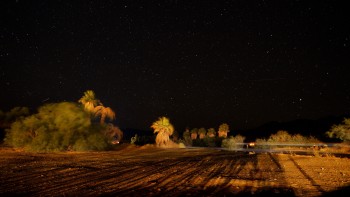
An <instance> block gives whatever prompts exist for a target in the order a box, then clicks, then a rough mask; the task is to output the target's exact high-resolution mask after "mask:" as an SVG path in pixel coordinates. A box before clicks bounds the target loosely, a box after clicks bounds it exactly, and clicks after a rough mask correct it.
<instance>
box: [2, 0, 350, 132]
mask: <svg viewBox="0 0 350 197" xmlns="http://www.w3.org/2000/svg"><path fill="white" fill-rule="evenodd" d="M140 2H141V1H112V0H111V1H40V0H38V1H22V0H18V1H6V2H4V1H1V3H0V4H1V5H0V7H1V8H0V9H1V15H0V16H1V18H0V66H1V71H0V79H1V81H0V82H1V83H0V90H1V96H0V109H2V110H3V111H6V110H8V109H11V108H12V107H14V106H28V107H30V108H32V109H36V108H37V107H38V106H40V105H42V104H44V103H49V102H60V101H64V100H66V101H77V100H78V99H79V98H80V97H81V96H82V95H83V92H84V91H86V90H89V89H91V90H94V91H95V93H96V95H97V97H98V98H99V99H100V100H101V101H102V102H103V103H104V105H105V106H110V107H111V108H112V109H114V111H115V112H116V114H117V120H116V121H115V123H117V124H118V125H119V126H120V127H121V128H126V127H128V128H138V129H149V126H150V125H151V123H152V122H153V121H155V120H156V119H157V118H158V117H159V116H163V115H164V116H168V117H169V118H170V120H171V122H172V123H173V124H174V126H175V128H176V129H177V130H179V131H183V130H184V128H185V127H186V126H189V127H190V128H193V127H206V128H209V127H215V128H217V127H218V126H219V124H221V123H223V122H227V123H228V124H229V125H230V127H231V130H235V129H246V128H253V127H256V126H259V125H261V124H263V123H265V122H269V121H290V120H294V119H300V118H307V119H317V118H321V117H324V116H328V115H341V114H344V113H348V112H350V80H349V74H350V68H349V67H350V61H349V58H350V53H349V45H350V31H349V29H350V28H349V18H350V12H349V10H348V7H347V6H345V5H343V4H342V3H341V2H340V1H321V0H319V1H296V0H292V1H288V0H287V1H262V0H260V1H247V0H240V1H237V0H228V1H196V2H202V3H193V2H192V1H188V0H184V1H180V0H178V1H176V0H172V1H171V0H163V1H142V2H147V3H140Z"/></svg>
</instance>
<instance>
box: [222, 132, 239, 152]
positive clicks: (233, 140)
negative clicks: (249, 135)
mask: <svg viewBox="0 0 350 197" xmlns="http://www.w3.org/2000/svg"><path fill="white" fill-rule="evenodd" d="M244 139H245V137H243V136H241V135H237V136H235V137H233V136H230V137H229V138H227V139H224V140H222V145H221V147H223V148H227V149H229V150H235V149H239V148H243V142H244Z"/></svg>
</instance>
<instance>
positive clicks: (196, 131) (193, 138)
mask: <svg viewBox="0 0 350 197" xmlns="http://www.w3.org/2000/svg"><path fill="white" fill-rule="evenodd" d="M197 136H198V129H197V128H193V129H191V139H192V140H195V139H197Z"/></svg>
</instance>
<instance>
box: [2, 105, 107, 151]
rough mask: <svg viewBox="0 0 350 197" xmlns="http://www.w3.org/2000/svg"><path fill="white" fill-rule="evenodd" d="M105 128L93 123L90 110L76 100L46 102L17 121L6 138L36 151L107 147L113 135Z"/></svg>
mask: <svg viewBox="0 0 350 197" xmlns="http://www.w3.org/2000/svg"><path fill="white" fill-rule="evenodd" d="M103 129H104V127H102V126H100V125H99V124H97V125H91V120H90V117H89V115H88V113H87V112H86V111H85V110H83V109H82V108H81V107H79V106H78V105H77V104H76V103H69V102H62V103H54V104H46V105H44V106H42V107H40V108H39V109H38V113H37V114H33V115H31V116H28V117H26V118H23V119H18V120H17V121H15V122H14V123H13V124H12V125H11V128H10V129H8V130H7V131H8V132H7V134H6V138H5V142H6V143H7V144H9V145H12V146H14V147H24V148H26V149H27V150H32V151H62V150H79V151H84V150H105V149H107V148H108V147H109V143H108V141H109V139H108V137H107V136H106V135H104V134H103V132H102V130H103Z"/></svg>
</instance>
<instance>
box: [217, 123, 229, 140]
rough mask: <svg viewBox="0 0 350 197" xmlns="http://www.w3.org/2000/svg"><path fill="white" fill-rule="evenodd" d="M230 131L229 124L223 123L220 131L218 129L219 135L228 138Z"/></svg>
mask: <svg viewBox="0 0 350 197" xmlns="http://www.w3.org/2000/svg"><path fill="white" fill-rule="evenodd" d="M228 132H230V130H229V126H228V124H226V123H223V124H221V125H220V126H219V131H218V134H219V137H224V138H226V137H227V133H228Z"/></svg>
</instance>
